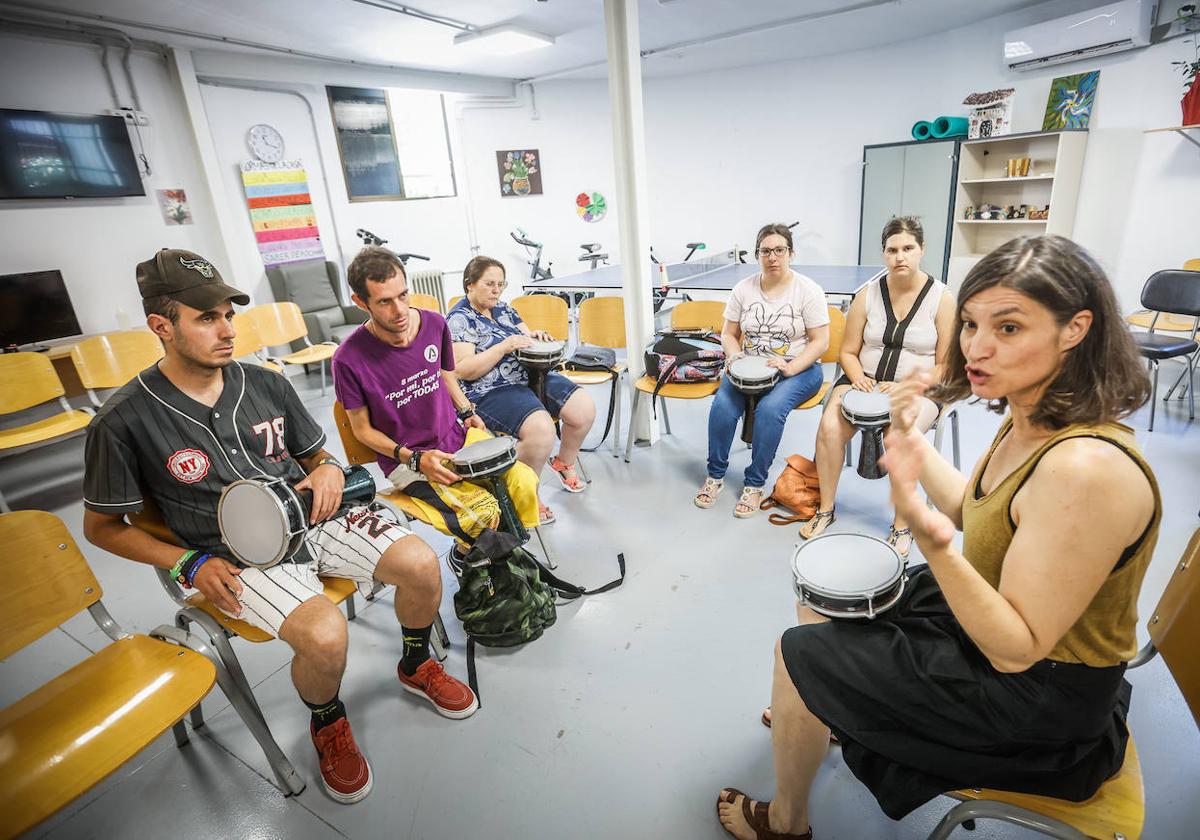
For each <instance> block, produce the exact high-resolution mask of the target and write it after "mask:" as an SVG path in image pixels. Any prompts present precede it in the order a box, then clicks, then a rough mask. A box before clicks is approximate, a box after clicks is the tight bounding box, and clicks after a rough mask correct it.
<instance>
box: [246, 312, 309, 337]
mask: <svg viewBox="0 0 1200 840" xmlns="http://www.w3.org/2000/svg"><path fill="white" fill-rule="evenodd" d="M245 312H246V314H247V315H249V316H250V317H251V318H253V319H254V328H255V329H256V330H257V332H258V337H259V338H260V339H261V340H262V343H263V344H264V345H266V346H267V347H279V346H280V345H283V344H290V343H291V342H293V341H295V340H296V339H299V338H304V337H305V336H307V335H308V327H307V326H305V324H304V315H303V313H301V311H300V307H299V306H297V305H296V304H294V303H261V304H259V305H258V306H254V307H251V308H250V309H247V310H245Z"/></svg>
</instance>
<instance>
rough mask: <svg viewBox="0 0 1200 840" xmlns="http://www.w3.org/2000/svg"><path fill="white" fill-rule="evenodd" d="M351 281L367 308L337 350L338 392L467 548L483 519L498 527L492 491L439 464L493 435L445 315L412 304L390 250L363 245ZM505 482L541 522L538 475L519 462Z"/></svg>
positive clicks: (420, 501) (415, 494)
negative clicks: (460, 366)
mask: <svg viewBox="0 0 1200 840" xmlns="http://www.w3.org/2000/svg"><path fill="white" fill-rule="evenodd" d="M347 281H348V282H349V284H350V289H351V290H352V291H353V296H352V298H353V300H354V303H355V305H356V306H358V307H359V308H360V309H363V310H365V311H366V312H367V313H368V314H369V315H370V316H371V317H370V318H369V319H368V320H367V322H366V323H365V324H363V325H362V326H361V327H359V328H358V329H357V330H355V331H354V332H353V333H351V334H350V336H349V337H347V338H346V340H345V341H343V342H342V344H341V345H340V346H339V347H338V349H337V352H336V353H334V356H333V384H334V390H335V391H336V393H337V398H338V400H339V401H340V402H341V403H342V406H343V407H344V408H345V409H346V416H347V418H348V419H349V421H350V428H351V430H352V431H353V432H354V436H355V437H356V438H358V440H359V441H361V442H362V443H363V444H365V445H366V446H369V447H370V448H371V449H373V450H374V451H375V452H376V453H377V461H378V463H379V466H380V468H381V469H382V470H383V472H384V475H386V476H387V477H388V478H389V479H390V480H391V481H392V483H393V484H394V485H395V487H396V489H398V490H403V491H404V492H405V493H407V494H408V495H409V496H411V497H412V498H413V501H414V502H415V503H416V505H417V506H418V507H419V508H420V509H421V511H422V513H423V514H425V515H424V516H423V517H422V518H423V519H424V520H425V521H427V522H429V523H430V524H431V525H433V526H434V527H435V528H437V529H438V530H440V531H442V532H443V533H446V534H450V535H451V536H454V537H456V538H457V540H458V542H459V546H460V548H464V549H465V547H466V545H467V544H468V543H469V542H470V540H471V539H472V538H474V537H475V536H477V535H478V534H479V532H480V530H482V529H483V528H484V527H493V528H494V527H496V524H497V523H498V520H499V508H498V506H497V504H496V500H495V498H494V497H492V495H491V494H490V493H488V492H487V490H485V489H484V488H483V487H480V486H478V485H476V484H472V483H471V482H467V481H462V480H460V479H459V476H458V474H457V473H455V472H454V471H453V470H450V469H449V468H447V467H446V466H445V464H444V463H443V462H444V461H445V460H447V459H448V458H450V456H451V455H453V454H454V453H455V452H457V451H458V450H460V449H462V448H463V446H464V445H466V444H470V443H474V442H475V441H478V440H482V439H484V438H487V437H490V435H489V434H488V432H487V430H486V428H485V427H484V424H483V421H482V420H480V419H479V416H478V415H476V414H475V409H474V406H472V405H471V402H470V400H468V399H467V397H466V395H465V394H463V392H462V388H461V387H460V386H459V384H458V377H457V376H456V375H455V373H454V347H453V342H452V341H451V339H450V330H449V329H448V328H447V327H446V320H445V319H444V318H443V317H442V316H441V315H439V314H438V313H436V312H429V311H426V310H423V309H416V308H413V307H410V306H409V304H408V278H407V276H406V274H405V271H404V265H403V264H402V263H401V262H400V260H399V259H398V258H397V257H396V255H395V254H393V253H392V252H391V251H388V250H387V249H385V248H380V247H377V246H369V247H366V248H364V249H363V250H362V251H361V252H359V254H358V256H356V257H355V258H354V261H353V262H351V263H350V267H349V268H348V269H347ZM504 483H505V485H506V486H507V488H508V492H509V495H510V496H511V497H512V500H513V503H514V505H515V506H516V509H517V514H518V516H519V517H520V518H521V521H522V523H524V524H525V526H526V527H529V528H533V527H536V526H537V524H538V502H537V476H536V474H535V473H534V472H533V470H531V469H529V467H527V466H525V465H524V464H522V463H521V462H519V461H518V462H517V463H516V464H515V465H514V466H513V467H512V468H511V469H510V470H509V471H508V473H506V474H505V477H504Z"/></svg>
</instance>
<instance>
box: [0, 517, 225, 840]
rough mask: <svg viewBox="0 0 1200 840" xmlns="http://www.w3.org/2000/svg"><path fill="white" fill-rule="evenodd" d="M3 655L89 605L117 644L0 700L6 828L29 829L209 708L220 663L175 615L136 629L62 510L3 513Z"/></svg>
mask: <svg viewBox="0 0 1200 840" xmlns="http://www.w3.org/2000/svg"><path fill="white" fill-rule="evenodd" d="M0 543H3V545H4V551H3V552H0V574H2V575H3V577H4V580H5V584H4V586H3V587H2V588H0V659H6V658H8V657H9V656H10V655H12V654H14V653H16V652H17V651H19V650H21V649H22V648H24V647H25V646H26V645H29V644H30V643H32V642H34V641H35V640H37V639H39V638H41V637H42V636H44V635H46V633H48V632H50V631H51V630H54V629H57V628H58V627H59V625H61V624H63V623H64V622H66V621H67V620H68V619H70V618H71V617H72V616H74V615H76V614H77V613H79V612H81V611H82V610H85V609H86V610H87V611H88V612H89V613H91V615H92V618H94V619H95V621H96V624H98V625H99V626H100V629H101V630H103V631H104V632H105V633H106V634H107V635H108V636H109V638H111V639H112V644H110V645H108V646H107V647H105V648H103V649H101V650H100V651H98V652H96V653H93V654H91V655H90V656H88V657H87V658H86V659H84V660H83V661H82V662H80V663H79V664H78V665H75V666H74V667H72V668H70V669H68V670H67V671H65V672H64V673H62V674H60V675H58V676H57V677H55V678H54V679H52V680H50V681H49V682H47V683H45V684H44V685H42V686H41V687H40V688H38V689H36V690H34V691H33V692H32V693H30V694H27V695H26V696H24V697H22V698H21V699H20V700H18V701H16V702H15V703H13V704H12V705H11V706H9V707H7V708H5V709H3V710H0V744H4V745H5V746H4V749H2V750H0V778H3V779H4V783H3V784H2V785H0V837H3V838H10V837H15V836H16V835H18V834H21V833H22V832H25V831H27V830H29V829H31V828H33V827H34V826H36V825H37V824H38V823H40V822H41V821H42V820H44V819H46V818H47V817H49V816H50V815H52V814H54V813H55V812H56V811H58V810H59V809H60V808H62V807H63V806H64V805H66V804H68V803H69V802H71V801H72V800H73V799H75V798H76V797H78V796H80V795H81V794H83V793H84V792H86V791H88V790H90V789H91V788H92V787H93V786H94V785H96V784H97V783H98V782H100V781H101V780H102V779H104V778H105V777H106V776H108V775H109V774H110V773H112V772H113V771H114V770H116V769H117V768H119V767H120V766H121V765H122V764H124V763H125V762H126V761H128V760H129V759H130V758H132V757H133V756H134V755H136V754H137V753H138V752H139V751H141V750H142V749H144V748H145V747H147V746H149V745H150V744H151V743H153V742H154V741H155V739H157V738H158V737H159V736H160V735H162V734H163V733H164V732H166V731H167V730H168V729H173V730H174V732H175V742H176V744H178V745H179V746H183V745H184V744H186V743H187V741H188V732H187V728H186V726H185V725H184V723H183V718H184V716H185V715H187V713H188V710H189V709H194V708H199V703H200V701H201V700H203V699H204V697H205V696H207V694H208V692H209V691H210V690H211V689H212V686H213V683H214V682H215V681H216V679H217V669H216V667H215V666H214V665H213V663H212V662H211V661H210V660H209V659H208V658H206V657H205V656H204V655H203V654H202V653H199V652H197V651H195V650H191V649H189V647H188V643H189V642H190V641H194V642H196V643H199V640H191V639H188V638H187V637H186V635H185V634H182V633H180V632H179V630H178V629H177V628H175V627H172V626H170V625H165V626H162V627H159V628H157V629H155V630H153V631H151V634H150V635H148V636H147V635H141V634H130V633H128V632H126V631H125V630H124V629H122V628H121V626H120V625H119V624H117V623H116V622H115V621H114V620H113V618H112V616H111V615H110V614H109V613H108V610H107V609H105V607H104V603H103V602H102V601H101V600H100V599H101V597H102V595H103V592H102V591H101V588H100V583H99V581H97V580H96V577H95V575H94V574H93V573H92V570H91V568H89V566H88V563H87V560H86V559H84V556H83V554H82V553H81V552H80V550H79V546H78V545H77V544H76V543H75V540H74V539H73V538H72V537H71V533H70V531H68V530H67V528H66V526H65V525H63V523H62V522H61V521H60V520H59V519H58V517H56V516H54V515H52V514H49V513H45V512H43V511H36V510H26V511H18V512H16V513H6V514H4V515H3V516H0Z"/></svg>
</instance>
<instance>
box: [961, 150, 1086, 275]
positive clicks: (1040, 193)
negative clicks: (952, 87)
mask: <svg viewBox="0 0 1200 840" xmlns="http://www.w3.org/2000/svg"><path fill="white" fill-rule="evenodd" d="M1086 147H1087V132H1086V131H1037V132H1031V133H1029V134H1008V135H1005V136H1003V137H987V138H980V139H978V140H965V141H963V144H962V147H961V151H960V153H959V161H958V181H957V183H956V184H955V189H954V230H953V233H952V234H951V238H950V265H949V271H948V272H947V281H948V282H949V284H950V288H951V289H953V290H957V289H958V287H959V285H961V283H962V280H963V278H964V277H966V275H967V272H968V271H970V270H971V268H972V267H973V266H974V265H975V263H977V262H978V261H979V260H980V258H982V257H983V256H985V255H986V254H988V253H990V252H991V251H993V250H995V249H996V248H998V247H999V246H1001V245H1003V244H1004V243H1005V242H1007V241H1008V240H1010V239H1012V238H1013V237H1014V236H1028V235H1040V234H1058V235H1060V236H1070V235H1071V232H1072V229H1073V228H1074V226H1075V205H1076V202H1077V200H1078V198H1079V182H1080V178H1081V176H1082V174H1083V154H1084V150H1085V148H1086ZM1023 157H1027V158H1029V159H1030V165H1029V174H1028V175H1025V176H1021V177H1014V178H1009V177H1007V171H1008V160H1009V158H1023ZM982 204H996V205H999V206H1000V207H1007V206H1009V205H1013V206H1017V205H1021V204H1025V205H1028V206H1030V207H1038V208H1041V207H1045V206H1046V205H1047V204H1048V205H1050V215H1049V218H1046V219H967V218H965V216H966V210H967V208H968V207H979V206H980V205H982Z"/></svg>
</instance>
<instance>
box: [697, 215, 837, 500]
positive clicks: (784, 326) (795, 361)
mask: <svg viewBox="0 0 1200 840" xmlns="http://www.w3.org/2000/svg"><path fill="white" fill-rule="evenodd" d="M754 247H755V254H756V255H757V256H758V263H759V266H760V267H761V268H762V271H760V272H759V273H757V274H755V275H753V276H752V277H747V278H746V279H745V280H742V281H741V282H739V283H738V284H737V285H736V286H734V287H733V291H732V293H730V296H729V303H728V304H726V305H725V315H724V317H725V326H724V328H723V329H722V330H721V344H722V346H723V347H724V348H725V357H726V364H727V365H729V364H732V363H733V362H734V361H735V360H737V359H738V358H739V357H741V356H744V355H748V354H749V355H756V356H764V357H766V359H767V364H768V365H769V366H770V367H773V368H775V369H777V370H778V371H779V373H780V378H779V380H778V382H776V383H775V387H773V388H772V389H771V390H770V391H768V392H767V393H765V394H763V395H762V396H761V397H760V398H759V400H758V404H757V406H756V407H755V410H754V447H753V449H752V451H751V457H750V465H749V466H748V467H746V472H745V484H744V486H743V488H742V494H741V496H740V497H739V498H738V500H737V504H735V505H734V507H733V515H734V516H736V517H738V518H741V519H744V518H746V517H748V516H753V515H754V514H755V512H757V511H758V509H759V505H760V504H761V502H762V499H763V492H764V491H763V488H764V487H765V485H766V483H767V472H768V470H770V469H771V462H772V461H774V460H775V451H776V450H777V449H778V448H779V439H780V438H781V437H782V436H783V425H784V423H785V422H787V418H788V414H790V413H791V411H792V409H794V408H795V407H796V406H798V405H800V404H801V403H802V402H804V401H805V400H807V399H809V398H810V397H812V396H813V395H814V394H816V393H817V391H818V390H819V389H820V387H821V383H822V381H824V374H823V373H822V372H821V365H820V363H819V361H818V360H819V359H820V358H821V354H822V353H824V352H825V350H826V349H827V348H828V347H829V308H828V307H827V306H826V304H825V292H824V291H823V290H822V289H821V287H820V286H818V285H817V284H816V282H815V281H813V280H812V279H810V278H808V277H805V276H804V275H802V274H797V273H796V272H794V271H792V269H791V266H790V263H791V259H790V258H791V255H792V231H791V230H790V229H789V228H788V226H787V225H781V224H770V225H765V226H764V227H763V228H762V229H761V230H760V231H759V232H758V236H757V237H756V239H755V246H754ZM745 410H746V396H745V395H744V394H743V393H742V392H741V391H739V390H738V389H737V388H736V387H735V386H734V385H733V384H732V383H731V382H730V381H729V379H728V378H726V379H723V380H722V381H721V387H720V388H719V389H718V390H717V394H716V396H715V397H714V398H713V402H712V408H710V409H709V412H708V477H707V478H705V479H704V485H703V486H702V487H701V488H700V491H699V492H698V493H697V494H696V498H695V502H696V506H697V507H702V508H709V507H712V506H713V503H714V502H715V501H716V499H717V495H718V494H719V493H720V492H721V490H722V488H723V487H724V486H725V471H726V470H727V469H728V468H729V448H730V446H732V444H733V435H734V432H735V431H736V430H737V424H738V421H739V420H740V419H741V418H742V415H743V414H744V413H745Z"/></svg>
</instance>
